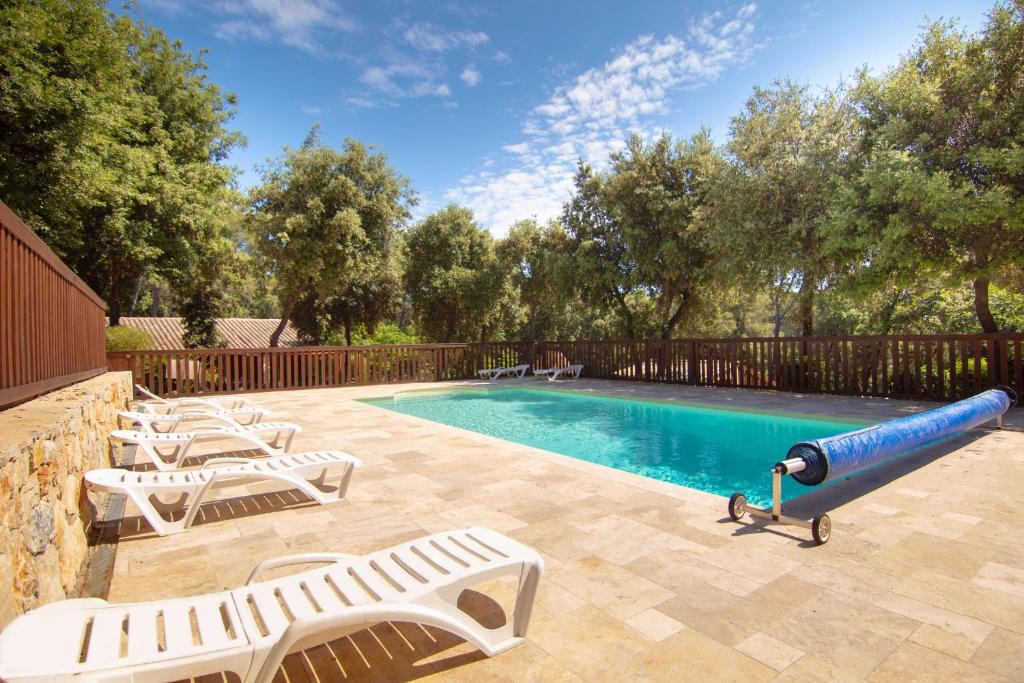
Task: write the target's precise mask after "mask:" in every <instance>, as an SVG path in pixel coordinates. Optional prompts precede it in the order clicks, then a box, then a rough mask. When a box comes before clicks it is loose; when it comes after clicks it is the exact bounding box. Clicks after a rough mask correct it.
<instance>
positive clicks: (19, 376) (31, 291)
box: [0, 202, 107, 408]
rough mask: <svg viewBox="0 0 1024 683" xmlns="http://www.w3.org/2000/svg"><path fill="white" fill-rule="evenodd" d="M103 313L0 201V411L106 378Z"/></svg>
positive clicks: (86, 289)
mask: <svg viewBox="0 0 1024 683" xmlns="http://www.w3.org/2000/svg"><path fill="white" fill-rule="evenodd" d="M106 308H107V305H106V303H105V302H104V301H103V299H101V298H99V296H97V295H96V293H95V292H93V291H92V290H91V289H89V287H88V286H87V285H86V284H85V283H84V282H82V280H80V279H79V278H78V277H77V276H76V275H75V274H74V273H72V272H71V269H69V268H68V267H67V266H66V265H64V263H63V262H62V261H61V260H60V259H59V258H57V256H56V255H55V254H54V253H53V252H52V251H50V249H49V248H48V247H47V246H46V245H45V244H43V241H42V240H41V239H39V237H38V236H37V235H36V234H35V233H33V232H32V231H31V230H30V229H29V228H28V227H27V226H26V225H25V224H24V223H23V222H22V221H21V219H20V218H18V217H17V216H16V215H15V214H14V212H13V211H11V210H10V209H9V208H8V207H7V205H6V204H4V203H3V202H0V408H3V407H4V406H8V405H11V404H14V403H19V402H21V401H25V400H28V399H30V398H33V397H35V396H38V395H40V394H43V393H46V392H47V391H52V390H53V389H57V388H59V387H63V386H67V385H69V384H73V383H75V382H78V381H81V380H83V379H87V378H89V377H92V376H95V375H98V374H100V373H102V372H104V371H105V370H106V363H107V360H106V349H105V337H104V327H105V326H106V322H105V320H104V315H105V311H106Z"/></svg>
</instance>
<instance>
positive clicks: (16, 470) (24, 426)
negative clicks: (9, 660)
mask: <svg viewBox="0 0 1024 683" xmlns="http://www.w3.org/2000/svg"><path fill="white" fill-rule="evenodd" d="M131 395H132V385H131V373H128V372H108V373H106V374H103V375H100V376H98V377H94V378H92V379H89V380H86V381H84V382H80V383H78V384H75V385H73V386H70V387H67V388H65V389H60V390H58V391H54V392H52V393H50V394H47V395H45V396H41V397H39V398H37V399H34V400H32V401H29V402H28V403H23V404H21V405H19V406H15V407H13V408H10V409H8V410H5V411H2V412H0V499H2V500H3V501H4V506H3V509H2V510H0V518H2V526H0V628H2V627H3V626H5V625H6V624H8V623H9V622H10V621H11V620H12V619H14V618H15V617H17V616H18V615H19V614H22V613H24V612H26V611H27V610H29V609H32V608H33V607H38V606H39V605H43V604H46V603H48V602H52V601H54V600H62V599H64V598H67V597H75V591H76V587H77V585H78V583H79V573H80V571H81V569H82V566H83V563H84V562H85V560H86V558H87V556H88V551H89V548H88V543H87V537H86V534H87V532H88V531H89V529H90V527H91V524H92V520H93V517H94V514H95V512H94V507H93V506H92V504H91V503H90V501H89V499H88V497H87V496H86V494H85V491H84V489H83V487H82V474H83V473H84V472H86V471H88V470H90V469H95V468H97V467H110V466H111V463H112V450H111V447H110V445H109V441H108V439H107V437H108V435H109V434H110V432H111V430H113V429H116V428H117V411H118V410H124V409H125V408H126V407H127V405H128V402H129V401H130V400H131Z"/></svg>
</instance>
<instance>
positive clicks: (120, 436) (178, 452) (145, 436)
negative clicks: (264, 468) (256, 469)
mask: <svg viewBox="0 0 1024 683" xmlns="http://www.w3.org/2000/svg"><path fill="white" fill-rule="evenodd" d="M301 431H302V427H300V426H299V425H297V424H293V423H291V422H260V423H257V424H254V425H245V426H235V427H200V428H197V429H193V430H192V431H188V432H172V433H170V434H154V433H152V432H145V431H137V430H131V429H115V430H114V431H112V432H111V433H110V438H111V439H113V440H114V441H119V442H121V443H125V444H128V445H130V446H136V447H137V450H136V453H137V452H138V450H141V451H142V452H143V453H145V454H146V456H147V457H148V458H149V459H150V460H152V461H153V464H154V465H156V466H157V469H161V470H175V469H178V468H180V467H181V464H182V462H184V460H185V458H186V457H188V455H189V451H190V450H191V449H192V447H193V446H195V445H196V444H199V443H205V442H209V441H221V440H233V441H241V442H243V443H245V444H246V445H247V446H248V447H249V448H255V449H257V450H259V451H261V452H263V453H265V454H267V455H281V454H283V453H287V452H288V450H289V449H290V448H291V445H292V439H293V438H295V435H296V434H297V433H299V432H301ZM267 436H269V437H272V438H270V440H269V441H268V440H267V439H265V438H264V437H267ZM282 439H284V445H283V446H281V445H280V444H281V440H282Z"/></svg>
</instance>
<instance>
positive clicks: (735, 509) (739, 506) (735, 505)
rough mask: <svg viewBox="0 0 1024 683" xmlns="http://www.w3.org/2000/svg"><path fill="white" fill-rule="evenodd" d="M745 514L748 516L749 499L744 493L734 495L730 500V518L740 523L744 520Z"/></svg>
mask: <svg viewBox="0 0 1024 683" xmlns="http://www.w3.org/2000/svg"><path fill="white" fill-rule="evenodd" d="M745 514H747V497H746V496H744V495H743V494H742V493H734V494H732V497H731V498H729V516H730V517H732V519H733V521H734V522H738V521H740V520H741V519H743V515H745Z"/></svg>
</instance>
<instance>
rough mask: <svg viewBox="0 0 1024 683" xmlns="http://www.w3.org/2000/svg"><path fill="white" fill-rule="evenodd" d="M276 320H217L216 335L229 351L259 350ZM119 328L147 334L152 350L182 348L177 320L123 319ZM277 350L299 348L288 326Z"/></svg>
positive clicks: (271, 332)
mask: <svg viewBox="0 0 1024 683" xmlns="http://www.w3.org/2000/svg"><path fill="white" fill-rule="evenodd" d="M280 322H281V320H280V319H279V318H218V319H217V332H218V333H220V336H221V337H223V338H224V339H225V340H226V341H227V347H228V348H230V349H259V348H265V347H267V346H269V345H270V335H272V334H273V333H274V330H275V329H276V328H277V326H278V325H279V324H280ZM121 324H122V325H124V326H125V327H135V328H137V329H140V330H145V331H146V332H149V334H150V336H151V337H153V342H154V348H156V349H180V348H183V344H182V342H181V334H182V332H184V331H185V325H184V323H183V321H182V319H181V318H143V317H123V318H121ZM280 345H281V346H299V339H298V334H297V333H296V331H295V328H294V327H292V324H291V323H288V326H287V327H286V328H284V332H283V333H282V334H281V342H280Z"/></svg>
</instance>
